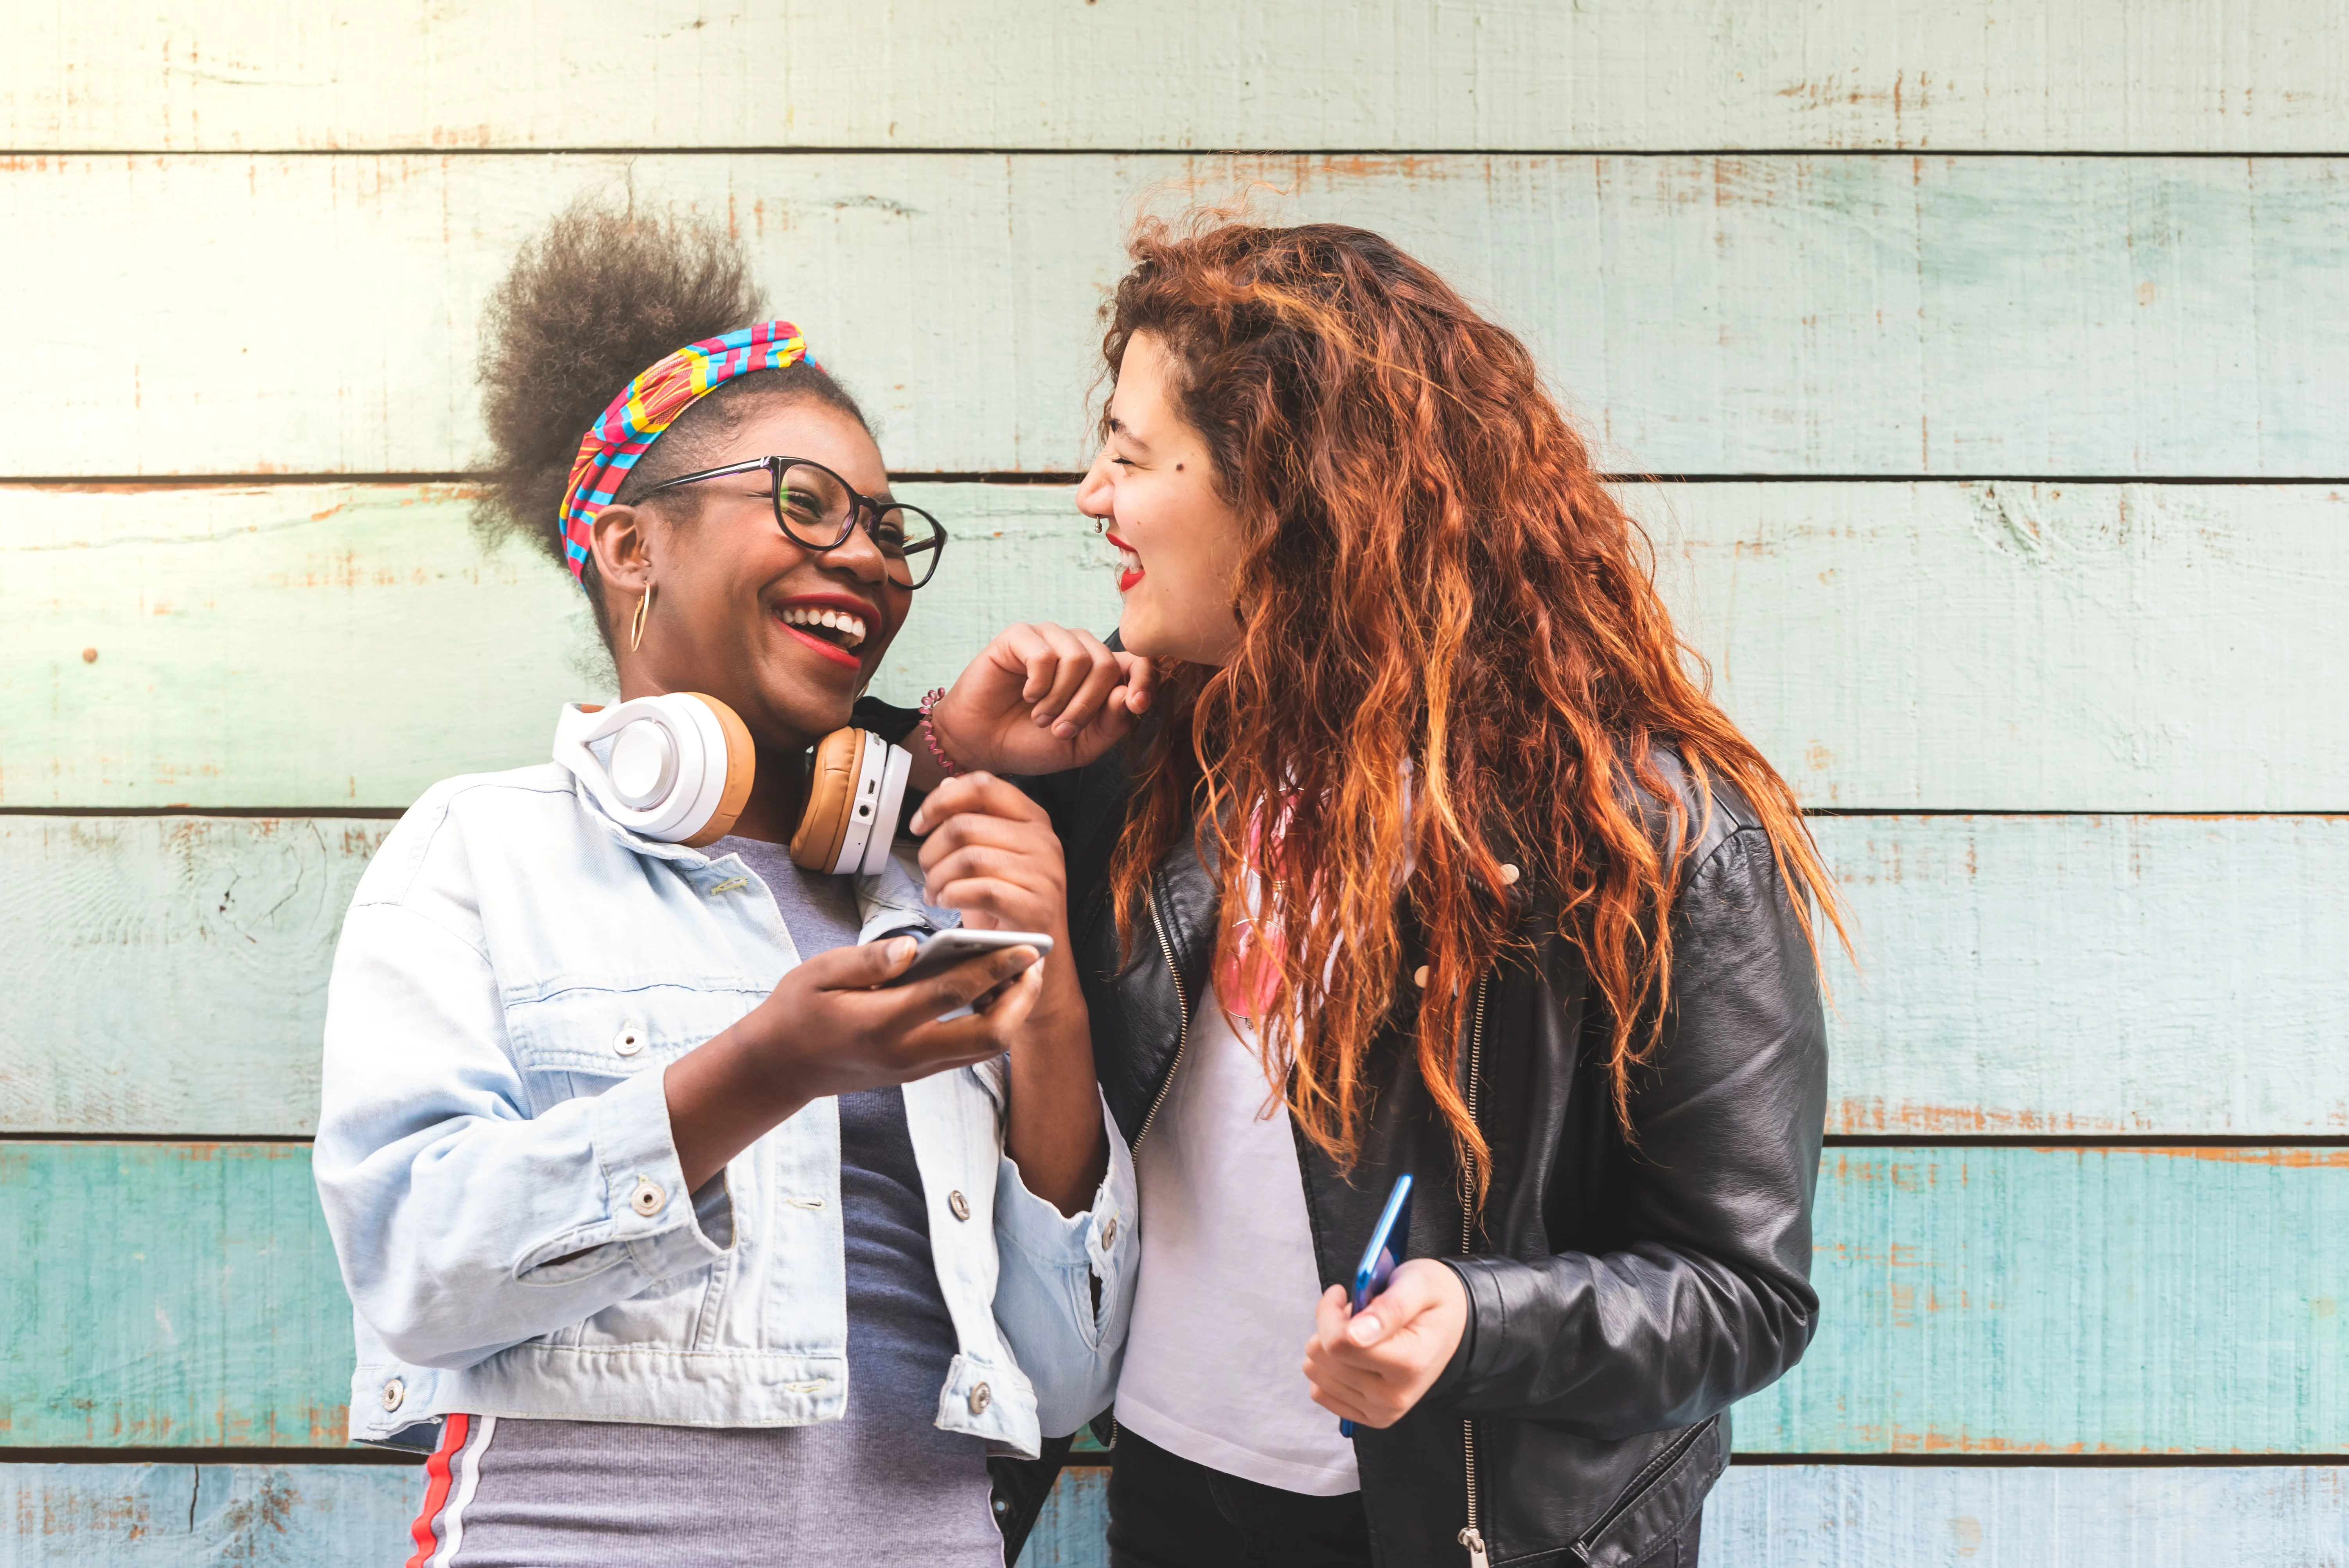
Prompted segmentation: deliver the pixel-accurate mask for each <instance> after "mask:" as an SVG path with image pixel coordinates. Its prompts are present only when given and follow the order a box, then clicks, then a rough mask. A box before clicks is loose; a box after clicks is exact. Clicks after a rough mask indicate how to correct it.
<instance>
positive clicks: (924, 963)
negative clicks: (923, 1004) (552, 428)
mask: <svg viewBox="0 0 2349 1568" xmlns="http://www.w3.org/2000/svg"><path fill="white" fill-rule="evenodd" d="M1007 947H1032V948H1034V949H1035V950H1036V956H1037V957H1039V958H1041V957H1043V956H1044V954H1047V953H1050V952H1051V951H1052V939H1051V938H1050V937H1049V936H1047V935H1045V934H1043V933H1042V932H1040V931H973V930H971V929H970V928H969V927H968V926H961V925H957V926H955V927H953V928H951V929H950V930H947V931H934V932H932V933H931V934H929V935H927V936H926V937H924V938H923V939H922V944H921V946H919V947H917V948H916V949H915V950H914V961H913V962H912V963H911V964H908V965H905V973H904V974H903V975H898V976H897V977H896V978H895V979H894V980H885V981H883V982H882V983H881V988H882V989H883V990H886V989H888V988H889V987H890V986H893V985H912V984H913V983H914V982H915V981H916V980H926V979H928V978H929V977H930V976H931V975H936V974H941V973H943V972H944V971H946V970H948V969H951V968H953V967H954V966H955V965H957V964H960V963H962V962H964V961H965V960H967V959H972V958H977V957H978V956H979V954H983V953H1000V952H1001V951H1003V949H1005V948H1007ZM1006 984H1009V982H1006ZM1001 989H1002V987H1001V986H998V987H996V990H997V991H999V990H1001ZM995 996H996V992H995V991H989V992H988V994H987V995H984V996H981V997H979V998H978V1000H977V1001H976V1002H973V1003H971V1004H969V1005H968V1006H961V1007H957V1008H956V1009H955V1010H954V1011H953V1012H951V1013H941V1014H939V1015H938V1017H937V1021H938V1022H939V1023H941V1024H945V1023H950V1022H952V1021H953V1020H955V1019H957V1018H968V1016H971V1015H972V1014H973V1013H976V1012H978V1010H979V1009H981V1008H982V1007H984V1006H987V1004H988V1003H989V1002H992V1001H994V1000H995Z"/></svg>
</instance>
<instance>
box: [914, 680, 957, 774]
mask: <svg viewBox="0 0 2349 1568" xmlns="http://www.w3.org/2000/svg"><path fill="white" fill-rule="evenodd" d="M946 695H947V688H946V687H944V686H932V687H931V688H930V695H929V696H926V697H924V698H923V699H922V707H921V714H922V740H923V743H924V744H925V745H926V746H928V747H929V748H930V758H931V759H932V760H933V761H935V762H936V763H937V765H938V771H939V772H941V773H943V774H945V775H946V776H947V778H949V779H951V778H953V777H954V776H955V775H956V774H957V773H959V772H961V771H962V769H959V768H957V767H956V766H955V760H954V758H951V757H948V756H947V748H945V747H943V746H940V745H939V744H938V731H937V727H936V726H935V725H933V724H932V723H931V722H930V709H932V708H934V707H937V706H938V699H939V698H940V697H942V696H946Z"/></svg>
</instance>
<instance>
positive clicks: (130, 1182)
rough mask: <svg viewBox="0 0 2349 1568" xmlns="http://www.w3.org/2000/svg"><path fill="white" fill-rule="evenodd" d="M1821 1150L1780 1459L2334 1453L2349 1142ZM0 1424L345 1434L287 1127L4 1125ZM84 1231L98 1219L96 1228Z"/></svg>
mask: <svg viewBox="0 0 2349 1568" xmlns="http://www.w3.org/2000/svg"><path fill="white" fill-rule="evenodd" d="M2211 1154H2212V1151H2211V1150H2206V1149H2190V1150H2095V1149H2087V1150H2080V1149H2006V1148H2001V1149H1972V1150H1949V1149H1916V1150H1848V1149H1846V1150H1829V1151H1828V1154H1827V1158H1826V1161H1824V1163H1823V1168H1822V1176H1821V1181H1820V1186H1819V1197H1818V1202H1817V1210H1816V1235H1817V1247H1818V1251H1817V1261H1816V1284H1817V1285H1818V1289H1819V1293H1820V1295H1821V1297H1822V1298H1823V1300H1824V1303H1825V1306H1824V1317H1823V1325H1824V1326H1823V1327H1822V1330H1821V1332H1820V1335H1819V1337H1818V1340H1817V1342H1816V1344H1815V1345H1814V1346H1812V1348H1811V1352H1810V1354H1809V1356H1808V1357H1807V1358H1806V1360H1805V1361H1804V1363H1803V1365H1802V1366H1801V1367H1798V1368H1797V1369H1796V1370H1795V1372H1794V1374H1793V1375H1792V1376H1791V1377H1789V1378H1787V1379H1786V1381H1785V1382H1784V1383H1782V1384H1781V1385H1779V1386H1778V1387H1774V1388H1771V1389H1768V1390H1765V1391H1764V1392H1763V1393H1762V1394H1760V1395H1758V1396H1756V1397H1755V1398H1752V1399H1749V1400H1747V1401H1746V1402H1745V1403H1744V1405H1742V1406H1740V1407H1739V1408H1738V1411H1737V1414H1736V1423H1735V1424H1736V1431H1737V1443H1738V1446H1739V1448H1740V1449H1744V1450H1745V1451H1749V1452H1794V1453H1885V1452H1890V1453H1996V1454H2010V1455H2017V1456H2029V1455H2033V1454H2082V1453H2087V1454H2159V1453H2228V1452H2257V1453H2338V1452H2341V1451H2343V1450H2344V1449H2349V1339H2344V1326H2343V1325H2344V1318H2343V1315H2342V1314H2341V1312H2340V1304H2341V1302H2342V1301H2343V1299H2344V1297H2349V1260H2344V1254H2343V1253H2342V1250H2341V1249H2340V1248H2338V1247H2336V1246H2331V1245H2328V1244H2327V1243H2328V1242H2329V1240H2330V1238H2333V1237H2335V1236H2338V1235H2339V1234H2341V1233H2342V1232H2343V1228H2344V1225H2349V1149H2300V1150H2283V1151H2277V1152H2261V1151H2244V1150H2229V1151H2226V1157H2225V1158H2211V1157H2209V1156H2210V1155H2211ZM0 1186H5V1190H6V1191H8V1193H9V1195H10V1199H11V1202H10V1203H9V1204H7V1205H6V1206H5V1208H0V1247H5V1249H6V1251H7V1255H9V1256H10V1257H13V1258H16V1259H17V1260H19V1261H20V1266H19V1267H18V1268H16V1270H14V1271H13V1272H12V1273H11V1274H9V1275H8V1276H7V1279H6V1282H5V1287H0V1288H5V1296H4V1297H0V1446H9V1445H13V1446H17V1447H47V1446H61V1445H87V1446H90V1447H143V1446H166V1447H181V1446H187V1447H198V1446H204V1445H237V1446H244V1445H264V1446H283V1447H287V1448H299V1447H305V1446H307V1447H329V1448H332V1447H340V1446H341V1445H342V1432H343V1420H344V1407H343V1401H344V1399H345V1398H346V1397H347V1396H346V1390H347V1387H348V1378H349V1375H350V1359H349V1358H350V1355H351V1340H350V1333H349V1328H348V1322H349V1317H348V1313H349V1308H348V1305H347V1302H346V1300H345V1297H344V1295H343V1291H342V1285H341V1281H340V1277H339V1275H338V1274H337V1273H336V1267H335V1263H334V1258H333V1253H332V1250H331V1248H330V1247H329V1246H328V1244H327V1242H326V1226H325V1222H324V1221H323V1220H322V1219H321V1218H320V1217H319V1215H318V1212H317V1209H316V1202H315V1199H314V1198H313V1197H312V1194H311V1190H310V1181H309V1151H308V1150H307V1149H306V1148H305V1147H303V1146H301V1145H298V1144H290V1145H289V1144H274V1145H253V1144H238V1143H214V1144H160V1143H157V1144H137V1145H123V1144H106V1143H66V1144H59V1143H18V1144H7V1145H0ZM98 1238H103V1241H102V1242H101V1241H99V1240H98Z"/></svg>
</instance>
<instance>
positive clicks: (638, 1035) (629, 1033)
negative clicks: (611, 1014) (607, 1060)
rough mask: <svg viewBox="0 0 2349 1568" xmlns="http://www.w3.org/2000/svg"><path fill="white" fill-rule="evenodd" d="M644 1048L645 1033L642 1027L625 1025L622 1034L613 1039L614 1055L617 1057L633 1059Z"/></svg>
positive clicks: (621, 1029) (621, 1030)
mask: <svg viewBox="0 0 2349 1568" xmlns="http://www.w3.org/2000/svg"><path fill="white" fill-rule="evenodd" d="M644 1048H645V1031H644V1028H643V1026H640V1025H636V1024H623V1025H621V1026H620V1032H619V1033H618V1034H616V1035H615V1036H613V1037H612V1054H613V1055H614V1056H616V1057H633V1056H635V1055H636V1053H637V1052H638V1051H641V1050H643V1049H644Z"/></svg>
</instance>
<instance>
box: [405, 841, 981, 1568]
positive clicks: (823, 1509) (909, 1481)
mask: <svg viewBox="0 0 2349 1568" xmlns="http://www.w3.org/2000/svg"><path fill="white" fill-rule="evenodd" d="M709 852H710V854H711V855H712V856H713V857H719V858H722V857H723V856H725V855H727V854H729V853H732V854H739V855H740V856H741V857H742V860H743V861H744V863H745V864H747V865H749V866H750V869H751V870H752V871H753V872H757V873H758V875H759V879H760V880H761V882H765V883H766V884H767V887H768V889H769V891H771V892H772V893H773V894H774V895H775V903H776V906H777V907H778V908H779V909H780V910H781V913H782V917H783V928H784V929H785V930H786V931H788V932H790V933H791V934H792V944H794V945H795V946H797V947H798V949H799V951H800V955H801V956H802V957H807V956H809V955H811V954H817V953H823V952H828V951H830V950H831V949H833V948H834V947H844V946H847V945H849V944H853V943H854V942H855V940H856V935H857V928H858V920H857V910H856V898H855V893H854V890H853V889H852V887H851V886H850V883H849V879H848V878H846V877H829V876H819V875H817V874H815V873H813V872H804V871H802V870H801V869H800V868H799V867H797V866H795V865H793V864H792V861H791V857H790V856H789V855H788V854H787V853H786V852H785V851H784V850H783V847H782V846H781V845H780V844H769V843H763V842H761V841H756V840H751V839H721V840H719V841H718V842H717V843H716V844H714V845H712V846H711V847H710V851H709ZM840 1198H841V1209H842V1215H843V1221H844V1222H845V1228H846V1237H845V1246H846V1252H847V1259H846V1261H847V1265H848V1387H849V1396H848V1409H847V1413H846V1414H845V1415H844V1416H843V1418H841V1419H840V1420H838V1421H834V1422H827V1423H825V1424H823V1425H821V1426H813V1427H775V1428H719V1429H711V1428H700V1427H655V1426H636V1425H627V1424H618V1423H609V1422H590V1421H541V1420H518V1419H515V1418H512V1417H508V1418H504V1419H502V1420H499V1421H497V1422H495V1423H494V1424H492V1423H486V1422H483V1423H476V1428H477V1429H479V1428H481V1427H489V1428H490V1430H489V1431H488V1432H487V1433H486V1434H485V1435H477V1436H476V1437H475V1438H473V1439H471V1440H469V1441H468V1442H467V1444H466V1446H465V1452H464V1454H463V1455H461V1456H460V1457H459V1458H458V1459H457V1460H455V1461H454V1464H453V1467H452V1468H453V1469H454V1470H456V1471H457V1472H458V1473H459V1474H460V1475H461V1474H462V1473H463V1472H466V1471H468V1470H470V1471H471V1472H472V1473H473V1474H474V1476H475V1478H476V1479H475V1480H474V1484H473V1486H472V1490H471V1497H470V1498H468V1499H466V1500H465V1501H464V1505H463V1508H462V1512H461V1522H460V1526H459V1528H460V1529H461V1532H462V1533H461V1535H460V1537H459V1539H458V1542H457V1551H456V1552H455V1553H454V1554H453V1556H452V1558H451V1560H450V1563H451V1568H621V1565H623V1564H625V1565H626V1568H666V1565H667V1564H672V1563H673V1564H676V1565H678V1568H706V1565H722V1564H728V1563H743V1564H752V1563H755V1564H759V1565H760V1568H775V1565H780V1564H799V1563H809V1564H815V1563H824V1564H830V1563H841V1564H847V1563H858V1564H864V1563H921V1564H941V1565H943V1568H1002V1563H1003V1538H1002V1536H1001V1534H1000V1533H999V1531H998V1530H997V1528H996V1525H995V1521H994V1515H993V1512H992V1510H991V1506H990V1494H989V1482H988V1472H987V1456H986V1451H985V1447H984V1445H983V1444H982V1443H981V1441H980V1440H979V1439H977V1438H973V1437H968V1436H966V1435H964V1434H961V1433H957V1432H946V1431H941V1430H939V1429H938V1428H937V1426H936V1419H937V1407H938V1387H939V1386H940V1385H941V1384H943V1383H944V1382H945V1381H946V1375H947V1362H948V1361H950V1360H952V1359H953V1357H954V1353H955V1336H954V1324H953V1322H952V1321H951V1320H950V1319H949V1318H948V1317H947V1306H946V1298H945V1297H944V1296H943V1295H941V1294H940V1293H939V1290H938V1280H937V1274H936V1269H935V1267H934V1266H933V1264H932V1263H931V1259H930V1233H929V1225H928V1222H927V1219H926V1214H925V1210H924V1207H923V1203H922V1179H921V1174H920V1172H919V1171H917V1170H916V1168H915V1164H914V1145H913V1140H912V1139H911V1137H910V1136H909V1135H908V1134H907V1132H906V1129H905V1096H904V1094H903V1093H902V1092H900V1091H899V1090H897V1089H895V1088H885V1089H870V1090H866V1091H864V1092H862V1093H858V1094H848V1095H843V1096H841V1097H840ZM441 1533H442V1536H443V1539H444V1541H445V1540H446V1538H447V1536H448V1534H449V1531H448V1529H447V1528H446V1527H445V1526H444V1527H443V1529H442V1532H441ZM433 1561H434V1563H435V1568H441V1559H440V1558H438V1557H436V1558H434V1560H433Z"/></svg>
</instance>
